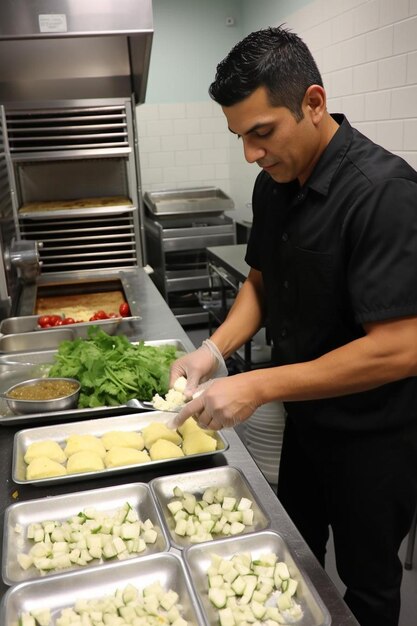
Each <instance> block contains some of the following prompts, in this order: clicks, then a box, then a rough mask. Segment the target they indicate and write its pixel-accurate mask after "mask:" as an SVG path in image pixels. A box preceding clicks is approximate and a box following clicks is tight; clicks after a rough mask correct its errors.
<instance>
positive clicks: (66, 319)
mask: <svg viewBox="0 0 417 626" xmlns="http://www.w3.org/2000/svg"><path fill="white" fill-rule="evenodd" d="M62 323H63V324H64V325H65V326H66V325H67V324H75V320H74V318H72V317H64V319H63V320H62Z"/></svg>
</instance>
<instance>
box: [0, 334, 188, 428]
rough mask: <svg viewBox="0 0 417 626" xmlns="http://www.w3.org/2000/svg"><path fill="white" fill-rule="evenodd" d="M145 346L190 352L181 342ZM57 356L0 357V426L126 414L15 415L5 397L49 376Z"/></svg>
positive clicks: (115, 410) (116, 410)
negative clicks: (15, 387) (21, 384)
mask: <svg viewBox="0 0 417 626" xmlns="http://www.w3.org/2000/svg"><path fill="white" fill-rule="evenodd" d="M132 343H133V344H137V343H138V342H135V341H132ZM145 344H146V345H149V346H175V348H176V349H177V351H178V353H179V354H180V353H185V352H186V349H185V347H184V344H183V343H182V342H181V341H180V340H179V339H165V340H163V339H162V340H161V339H158V340H151V341H145ZM56 352H57V351H56V350H40V351H37V352H36V351H34V352H19V353H17V352H16V353H14V354H13V353H12V354H4V355H1V354H0V426H9V425H15V424H17V425H26V424H29V425H30V424H34V423H35V424H37V423H39V422H45V421H53V422H63V421H65V422H68V421H72V420H79V419H84V418H85V419H89V418H92V417H103V416H104V415H106V416H110V415H115V414H121V413H123V414H125V413H126V410H127V409H126V405H120V406H119V407H97V408H93V409H91V408H88V409H74V410H72V411H54V412H37V413H32V414H28V415H24V416H17V415H15V414H13V413H12V412H11V410H10V409H9V407H8V405H7V403H6V401H5V400H4V399H3V398H2V397H1V394H2V393H4V392H5V391H6V390H7V389H8V388H9V387H11V386H12V385H15V384H17V383H19V382H23V381H25V380H27V379H29V378H38V377H42V376H45V374H47V372H48V370H49V367H50V366H51V365H52V363H53V361H54V357H55V355H56ZM130 412H132V411H130Z"/></svg>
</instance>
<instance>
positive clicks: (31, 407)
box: [4, 378, 81, 415]
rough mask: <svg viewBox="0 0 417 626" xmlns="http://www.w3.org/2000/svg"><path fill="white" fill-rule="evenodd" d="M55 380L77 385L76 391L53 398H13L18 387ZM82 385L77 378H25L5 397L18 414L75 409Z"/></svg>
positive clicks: (10, 389)
mask: <svg viewBox="0 0 417 626" xmlns="http://www.w3.org/2000/svg"><path fill="white" fill-rule="evenodd" d="M48 380H49V381H53V380H56V381H57V380H61V381H66V382H69V383H73V384H74V385H75V391H72V392H71V393H70V394H68V395H66V396H61V397H59V398H52V399H51V400H23V399H20V398H13V396H10V393H11V392H12V391H14V390H16V389H18V388H22V387H30V386H31V385H35V384H36V383H39V382H41V381H48ZM80 389H81V385H80V383H79V381H78V380H75V378H31V379H29V380H25V381H24V382H23V383H17V384H16V385H13V386H12V387H10V388H9V389H8V390H7V391H6V392H5V394H4V398H5V400H6V402H7V404H8V406H9V408H10V409H11V410H12V411H13V413H16V414H17V415H22V414H28V413H29V414H31V413H44V412H49V411H66V410H68V409H75V408H76V407H77V404H78V398H79V397H80Z"/></svg>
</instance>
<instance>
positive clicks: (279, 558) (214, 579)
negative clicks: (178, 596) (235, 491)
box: [183, 530, 331, 626]
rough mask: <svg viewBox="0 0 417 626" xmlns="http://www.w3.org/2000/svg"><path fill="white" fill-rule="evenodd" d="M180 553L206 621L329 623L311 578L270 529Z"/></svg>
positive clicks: (224, 623)
mask: <svg viewBox="0 0 417 626" xmlns="http://www.w3.org/2000/svg"><path fill="white" fill-rule="evenodd" d="M183 556H184V560H185V563H186V566H187V568H188V570H189V573H190V577H191V579H192V581H193V586H194V590H195V592H196V594H197V597H198V600H199V603H200V607H201V609H202V612H203V614H204V617H205V620H206V624H208V625H210V624H218V623H220V624H221V625H222V626H228V625H229V624H240V623H254V622H256V623H260V624H264V623H266V624H290V623H291V624H292V623H296V624H297V625H298V626H329V625H330V623H331V617H330V614H329V612H328V610H327V609H326V607H325V606H324V604H323V601H322V600H321V598H320V596H319V595H318V593H317V592H316V590H315V588H314V587H313V585H312V583H311V581H310V580H309V578H308V577H307V575H306V574H305V573H303V572H302V571H301V569H300V567H299V566H298V565H297V562H296V560H295V558H294V557H293V556H292V554H291V553H290V551H289V549H288V546H287V545H286V543H285V541H284V539H283V538H282V537H281V536H280V535H279V534H278V533H276V532H274V531H271V530H265V531H261V532H259V533H253V534H250V535H245V536H241V537H231V538H226V539H223V540H220V541H213V542H211V543H202V544H198V545H193V546H191V547H188V548H186V549H185V550H184V551H183ZM269 620H270V621H269Z"/></svg>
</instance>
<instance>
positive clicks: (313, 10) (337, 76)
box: [287, 0, 417, 169]
mask: <svg viewBox="0 0 417 626" xmlns="http://www.w3.org/2000/svg"><path fill="white" fill-rule="evenodd" d="M287 21H288V24H289V26H290V27H291V28H292V29H293V30H294V31H295V32H298V33H299V34H300V35H301V36H302V37H303V39H304V40H305V42H306V43H307V44H308V45H309V47H310V49H311V50H312V52H313V54H314V56H315V58H316V61H317V63H318V65H319V67H320V69H321V72H322V74H323V79H324V81H325V85H326V88H327V93H328V97H329V103H328V108H329V110H330V111H331V112H336V111H337V112H343V113H345V114H346V115H347V117H348V118H349V121H350V122H351V123H352V125H353V126H355V127H356V128H358V129H359V130H361V131H362V132H363V133H364V134H365V135H367V136H368V137H370V138H371V139H372V140H373V141H376V142H377V143H379V144H381V145H383V146H384V147H385V148H387V149H388V150H391V151H393V152H395V153H397V154H400V155H401V156H402V157H403V158H404V159H406V160H407V161H408V162H409V163H410V164H411V165H412V166H413V167H414V168H416V169H417V0H313V1H312V2H310V3H309V4H308V5H306V6H305V7H303V8H301V9H299V10H298V11H296V12H294V13H292V14H290V15H288V16H287Z"/></svg>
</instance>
